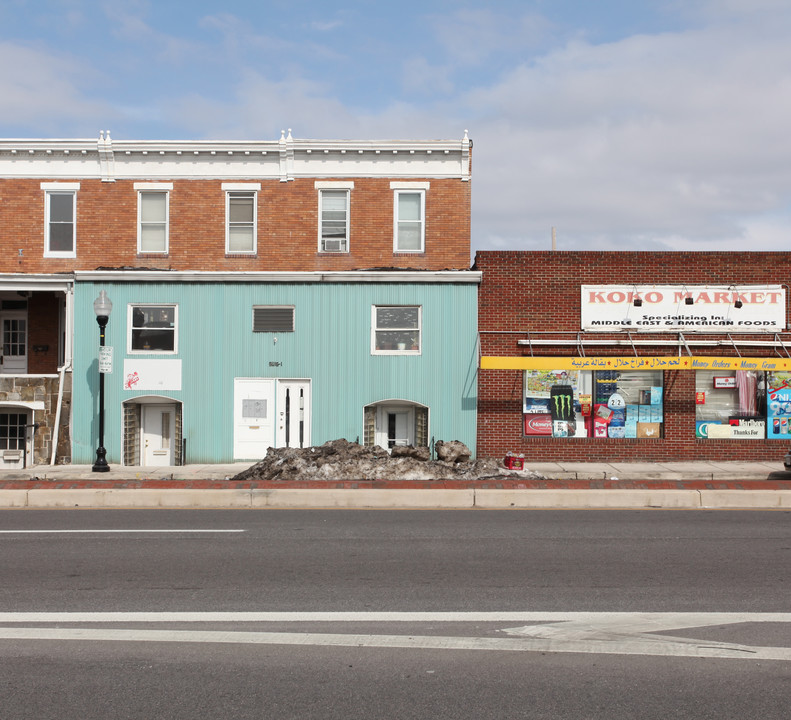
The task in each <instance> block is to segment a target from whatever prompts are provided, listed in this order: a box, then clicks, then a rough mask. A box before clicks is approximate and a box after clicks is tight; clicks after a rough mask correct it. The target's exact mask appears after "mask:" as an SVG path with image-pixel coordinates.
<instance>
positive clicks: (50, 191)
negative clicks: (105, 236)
mask: <svg viewBox="0 0 791 720" xmlns="http://www.w3.org/2000/svg"><path fill="white" fill-rule="evenodd" d="M41 189H42V190H43V191H44V257H50V258H74V257H77V191H78V190H79V189H80V184H79V183H58V182H52V183H41ZM53 195H71V196H72V210H71V218H72V220H71V250H50V201H51V198H52V196H53Z"/></svg>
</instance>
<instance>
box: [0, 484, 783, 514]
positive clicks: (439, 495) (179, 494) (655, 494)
mask: <svg viewBox="0 0 791 720" xmlns="http://www.w3.org/2000/svg"><path fill="white" fill-rule="evenodd" d="M0 508H207V509H209V508H217V509H223V508H238V509H242V508H371V509H373V508H379V509H387V508H392V509H395V508H402V509H406V508H426V509H428V508H435V509H437V508H448V509H464V508H481V509H507V508H511V509H526V508H536V509H538V508H580V509H585V508H675V509H681V508H686V509H716V508H723V509H726V508H732V509H737V508H742V509H778V508H791V490H619V489H611V490H597V489H591V490H588V489H586V490H551V489H546V490H535V489H531V490H507V489H503V490H494V489H478V490H472V489H470V490H440V489H438V490H403V489H356V490H352V489H333V488H327V489H315V490H312V489H299V488H283V489H275V490H249V489H244V490H226V489H218V490H183V489H142V488H139V489H138V488H136V489H129V488H118V489H75V490H69V489H61V490H54V489H33V490H0Z"/></svg>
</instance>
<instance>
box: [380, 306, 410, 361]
mask: <svg viewBox="0 0 791 720" xmlns="http://www.w3.org/2000/svg"><path fill="white" fill-rule="evenodd" d="M372 326H373V333H372V348H371V351H372V352H373V353H374V354H383V355H389V354H412V355H417V354H420V352H421V350H422V342H421V335H422V308H421V307H420V306H419V305H400V306H396V305H378V306H376V305H375V306H374V307H373V319H372Z"/></svg>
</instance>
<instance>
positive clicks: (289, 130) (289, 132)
mask: <svg viewBox="0 0 791 720" xmlns="http://www.w3.org/2000/svg"><path fill="white" fill-rule="evenodd" d="M293 139H294V138H293V137H291V128H289V129H288V137H287V138H286V140H293Z"/></svg>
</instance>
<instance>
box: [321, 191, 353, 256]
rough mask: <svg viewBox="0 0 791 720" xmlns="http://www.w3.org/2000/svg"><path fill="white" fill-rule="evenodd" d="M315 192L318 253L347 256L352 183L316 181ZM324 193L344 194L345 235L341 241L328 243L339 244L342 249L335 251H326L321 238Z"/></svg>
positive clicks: (349, 242) (349, 243) (349, 237)
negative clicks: (317, 206) (317, 219)
mask: <svg viewBox="0 0 791 720" xmlns="http://www.w3.org/2000/svg"><path fill="white" fill-rule="evenodd" d="M315 188H316V190H318V191H319V223H318V225H319V237H318V251H319V252H320V253H327V254H332V255H338V254H344V253H345V254H348V253H349V247H350V245H351V222H350V220H351V190H352V189H353V188H354V182H349V181H343V180H341V181H332V180H330V181H317V182H316V183H315ZM325 192H335V193H341V192H345V193H346V233H345V237H344V238H343V240H330V241H329V242H341V243H342V245H343V247H342V248H340V249H338V250H335V249H327V247H326V244H325V240H324V237H323V225H324V202H323V201H324V193H325Z"/></svg>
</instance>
